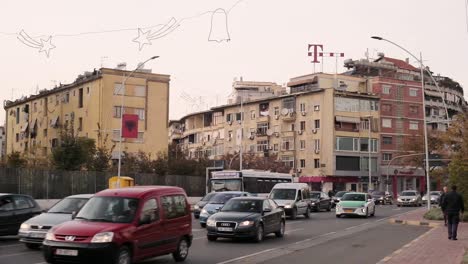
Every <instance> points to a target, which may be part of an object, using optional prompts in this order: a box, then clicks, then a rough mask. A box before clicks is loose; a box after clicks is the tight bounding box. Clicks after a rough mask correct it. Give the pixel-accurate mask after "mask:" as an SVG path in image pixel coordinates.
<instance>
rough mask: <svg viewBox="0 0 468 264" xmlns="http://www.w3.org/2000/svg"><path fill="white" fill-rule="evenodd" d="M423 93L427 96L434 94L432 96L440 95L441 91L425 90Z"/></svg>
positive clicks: (441, 94)
mask: <svg viewBox="0 0 468 264" xmlns="http://www.w3.org/2000/svg"><path fill="white" fill-rule="evenodd" d="M424 93H425V94H426V95H429V96H434V97H442V96H443V93H439V92H435V91H428V90H425V91H424Z"/></svg>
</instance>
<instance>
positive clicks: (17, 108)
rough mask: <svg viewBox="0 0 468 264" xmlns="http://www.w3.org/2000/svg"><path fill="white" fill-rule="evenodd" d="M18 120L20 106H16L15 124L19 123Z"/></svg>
mask: <svg viewBox="0 0 468 264" xmlns="http://www.w3.org/2000/svg"><path fill="white" fill-rule="evenodd" d="M19 121H20V108H19V107H16V124H19Z"/></svg>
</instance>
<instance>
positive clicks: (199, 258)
mask: <svg viewBox="0 0 468 264" xmlns="http://www.w3.org/2000/svg"><path fill="white" fill-rule="evenodd" d="M411 210H414V208H412V207H406V208H399V207H395V206H390V205H386V206H378V207H377V210H376V216H375V217H370V218H367V219H365V218H339V219H338V218H336V217H335V214H334V212H333V211H332V212H320V213H313V214H312V217H311V218H310V219H305V218H298V219H297V220H289V219H288V221H287V223H286V235H285V236H284V237H283V238H276V237H275V236H274V234H271V235H269V236H267V237H266V238H265V240H264V241H263V242H262V243H259V244H257V243H253V242H249V241H232V240H230V239H218V240H217V241H216V242H209V241H207V239H206V231H205V229H202V228H201V227H200V225H199V224H198V221H196V220H195V219H194V221H193V235H194V243H193V245H192V247H191V248H190V253H189V256H188V258H187V260H186V262H185V263H204V264H206V263H222V264H227V263H245V262H249V263H260V262H265V261H268V263H288V262H289V263H310V260H311V259H313V260H314V262H316V263H337V260H338V262H341V260H344V259H346V260H348V259H350V261H346V262H348V263H375V262H377V261H379V260H380V259H382V258H384V257H385V256H387V255H389V254H390V253H392V252H393V251H395V250H396V249H398V248H400V247H402V246H403V245H405V244H406V243H408V242H409V241H411V240H412V239H414V238H416V237H418V236H419V235H420V234H422V233H424V232H425V231H427V229H426V228H422V227H409V226H397V225H390V224H388V221H387V220H388V219H389V218H391V216H393V215H397V214H401V213H405V212H408V211H411ZM10 263H13V264H45V262H44V259H43V258H42V254H41V251H40V250H29V249H26V248H25V247H24V245H22V244H21V243H19V242H18V241H17V239H16V238H15V237H0V264H10ZM143 263H145V264H163V263H174V261H173V260H172V257H170V256H162V257H158V258H154V259H151V260H147V261H144V262H143Z"/></svg>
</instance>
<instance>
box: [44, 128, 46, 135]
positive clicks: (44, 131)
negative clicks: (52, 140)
mask: <svg viewBox="0 0 468 264" xmlns="http://www.w3.org/2000/svg"><path fill="white" fill-rule="evenodd" d="M44 137H47V128H44Z"/></svg>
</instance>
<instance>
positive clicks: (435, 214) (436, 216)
mask: <svg viewBox="0 0 468 264" xmlns="http://www.w3.org/2000/svg"><path fill="white" fill-rule="evenodd" d="M424 218H425V219H427V220H441V221H443V220H444V215H443V214H442V210H441V209H440V207H434V208H431V210H429V211H427V212H426V213H425V214H424ZM462 221H463V222H468V212H467V213H464V214H463V220H462Z"/></svg>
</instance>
